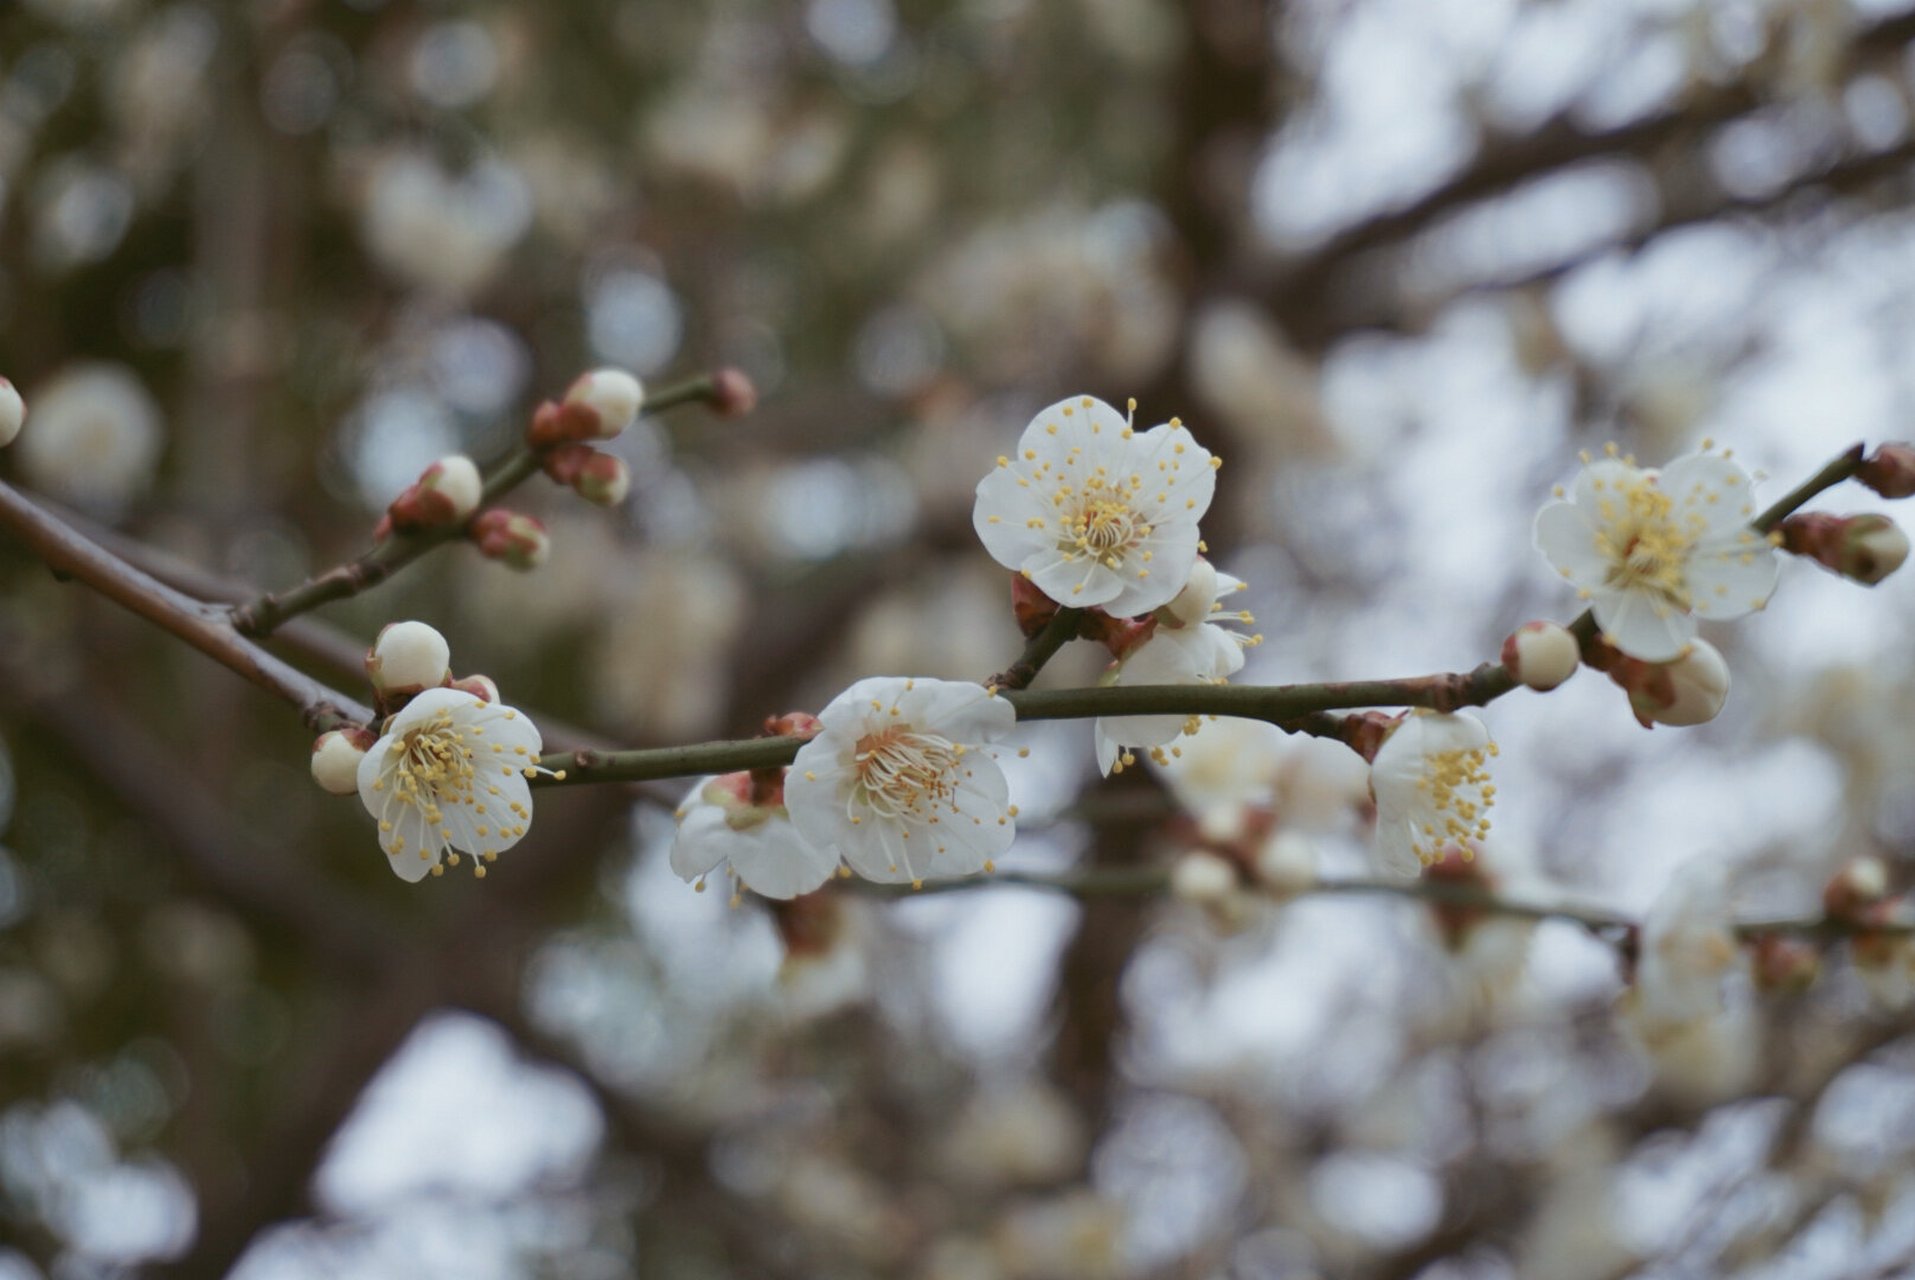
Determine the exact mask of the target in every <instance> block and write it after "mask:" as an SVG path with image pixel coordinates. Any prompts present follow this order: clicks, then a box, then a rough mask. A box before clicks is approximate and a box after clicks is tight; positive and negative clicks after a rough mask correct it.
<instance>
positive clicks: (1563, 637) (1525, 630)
mask: <svg viewBox="0 0 1915 1280" xmlns="http://www.w3.org/2000/svg"><path fill="white" fill-rule="evenodd" d="M1582 660H1583V655H1582V648H1581V646H1579V645H1578V644H1577V643H1576V637H1575V636H1573V635H1571V634H1570V632H1569V628H1568V627H1564V626H1561V625H1559V624H1557V623H1554V622H1525V623H1524V624H1523V625H1522V626H1520V627H1518V628H1516V630H1515V631H1514V632H1512V633H1511V634H1510V637H1509V639H1507V640H1505V641H1503V665H1504V666H1505V667H1507V668H1509V673H1510V674H1511V675H1512V676H1515V677H1516V678H1517V679H1518V680H1520V681H1522V682H1523V683H1524V684H1526V685H1528V686H1529V687H1530V688H1532V689H1534V690H1536V691H1537V692H1539V693H1541V692H1546V691H1548V690H1550V689H1554V688H1555V687H1556V686H1557V685H1559V684H1561V683H1562V682H1563V681H1565V680H1567V679H1569V677H1571V676H1573V675H1575V674H1576V668H1577V667H1579V666H1580V665H1582Z"/></svg>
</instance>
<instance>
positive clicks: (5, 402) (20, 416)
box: [0, 378, 27, 449]
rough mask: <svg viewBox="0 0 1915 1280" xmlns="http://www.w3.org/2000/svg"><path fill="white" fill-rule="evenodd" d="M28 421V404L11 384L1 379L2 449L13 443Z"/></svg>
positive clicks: (0, 440) (0, 444)
mask: <svg viewBox="0 0 1915 1280" xmlns="http://www.w3.org/2000/svg"><path fill="white" fill-rule="evenodd" d="M26 421H27V402H26V401H25V400H22V399H21V398H20V392H19V391H18V390H17V389H15V387H14V385H13V384H12V383H11V382H9V381H7V380H6V379H5V378H0V449H4V448H6V447H7V446H8V445H10V444H12V443H13V441H14V437H16V436H18V435H19V434H20V428H21V427H22V426H24V425H26Z"/></svg>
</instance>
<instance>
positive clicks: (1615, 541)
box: [1596, 482, 1695, 609]
mask: <svg viewBox="0 0 1915 1280" xmlns="http://www.w3.org/2000/svg"><path fill="white" fill-rule="evenodd" d="M1621 497H1622V503H1623V505H1622V508H1621V509H1620V510H1618V509H1617V507H1616V504H1615V502H1614V500H1613V499H1607V498H1605V499H1604V500H1603V502H1602V504H1601V507H1600V513H1601V515H1602V517H1603V519H1604V521H1605V522H1607V527H1606V528H1603V529H1599V530H1598V531H1597V533H1596V550H1597V551H1598V552H1599V553H1600V554H1601V555H1602V557H1603V558H1604V559H1605V560H1607V561H1608V562H1609V572H1608V574H1607V577H1606V580H1607V582H1608V583H1609V585H1610V586H1612V587H1618V588H1621V589H1623V590H1630V589H1632V588H1633V589H1637V590H1645V591H1652V592H1655V593H1656V594H1657V595H1660V596H1662V597H1664V598H1665V599H1667V600H1668V601H1670V602H1671V603H1672V604H1675V605H1677V606H1678V607H1680V608H1684V609H1686V608H1688V607H1689V586H1688V580H1687V578H1686V576H1685V574H1684V571H1683V570H1684V566H1685V564H1686V563H1687V561H1688V559H1689V553H1690V551H1691V550H1692V549H1693V548H1694V546H1695V535H1694V534H1693V533H1692V532H1691V531H1690V530H1687V529H1684V528H1683V527H1682V526H1681V525H1680V524H1679V523H1677V521H1676V519H1675V505H1676V504H1675V501H1674V500H1673V499H1671V498H1670V497H1669V495H1668V494H1666V493H1664V492H1663V491H1662V490H1660V489H1658V488H1656V487H1655V486H1654V485H1651V484H1648V483H1646V482H1638V483H1635V484H1631V485H1629V486H1628V487H1627V488H1625V489H1624V490H1623V492H1622V494H1621Z"/></svg>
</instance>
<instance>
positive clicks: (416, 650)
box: [366, 622, 452, 693]
mask: <svg viewBox="0 0 1915 1280" xmlns="http://www.w3.org/2000/svg"><path fill="white" fill-rule="evenodd" d="M451 673H452V646H450V645H448V644H447V643H446V638H445V637H444V636H442V635H440V634H439V633H438V632H437V631H436V630H434V629H433V628H431V627H429V626H427V625H426V624H425V623H423V622H394V623H391V624H389V625H388V626H387V627H386V629H385V630H383V631H381V632H380V633H379V638H378V639H377V640H375V641H374V642H373V645H372V651H371V652H370V653H368V654H367V655H366V674H367V675H368V676H370V677H371V678H372V687H373V688H375V689H377V690H378V691H379V692H380V693H418V692H419V691H421V690H423V689H436V688H438V687H439V686H440V685H442V684H444V683H445V681H446V677H447V676H448V675H450V674H451Z"/></svg>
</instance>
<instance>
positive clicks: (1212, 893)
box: [1170, 853, 1242, 906]
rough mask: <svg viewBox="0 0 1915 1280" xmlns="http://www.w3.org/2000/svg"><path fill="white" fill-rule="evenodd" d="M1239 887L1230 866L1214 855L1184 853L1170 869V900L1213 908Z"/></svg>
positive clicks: (1234, 870)
mask: <svg viewBox="0 0 1915 1280" xmlns="http://www.w3.org/2000/svg"><path fill="white" fill-rule="evenodd" d="M1241 885H1242V880H1241V878H1240V877H1239V876H1238V874H1237V868H1236V866H1235V865H1234V864H1232V863H1230V862H1227V861H1225V860H1224V859H1222V858H1219V857H1218V856H1217V855H1216V854H1214V853H1186V854H1185V855H1184V856H1183V857H1181V858H1179V859H1177V862H1176V865H1174V866H1173V867H1171V869H1170V892H1171V896H1172V897H1176V898H1181V899H1182V900H1183V901H1185V902H1194V903H1197V904H1198V905H1200V906H1215V905H1217V904H1218V903H1221V902H1222V901H1223V900H1224V899H1226V898H1228V897H1230V895H1231V894H1233V893H1235V892H1236V891H1237V890H1238V888H1240V887H1241Z"/></svg>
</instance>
